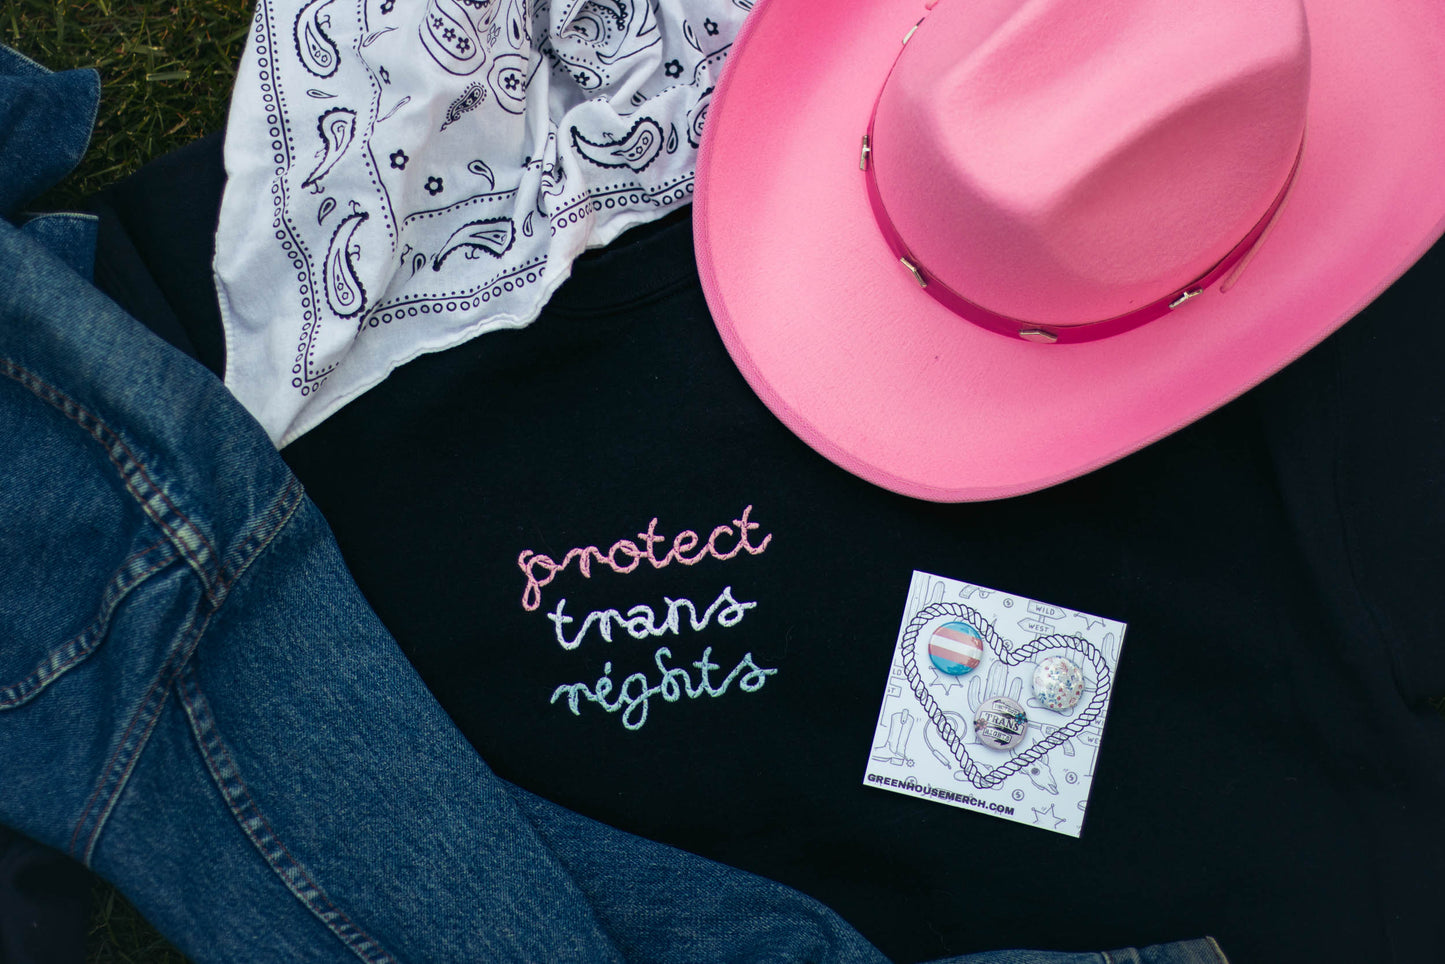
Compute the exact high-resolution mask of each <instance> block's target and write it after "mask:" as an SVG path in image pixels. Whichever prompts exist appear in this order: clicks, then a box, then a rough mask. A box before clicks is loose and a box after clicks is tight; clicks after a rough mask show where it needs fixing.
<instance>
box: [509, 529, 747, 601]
mask: <svg viewBox="0 0 1445 964" xmlns="http://www.w3.org/2000/svg"><path fill="white" fill-rule="evenodd" d="M752 511H753V507H752V506H748V507H747V508H745V509H743V511H742V515H741V516H739V517H738V518H736V519H733V520H731V521H732V525H726V524H724V525H719V526H714V527H713V530H712V532H711V534H709V535H708V537H707V539H705V540H704V539H703V538H702V537H701V536H700V535H698V534H697V533H696V532H694V531H693V530H691V529H683V530H682V531H681V532H679V533H678V534H677V535H675V536H674V537H673V538H672V546H671V547H670V548H669V549H668V550H667V551H666V552H665V553H663V554H662V556H661V557H659V556H658V555H657V548H656V547H657V546H658V545H659V544H662V543H666V542H667V541H668V539H667V536H665V535H660V534H659V533H658V532H657V518H656V517H654V518H653V519H652V521H651V522H649V523H648V524H647V531H646V532H639V533H638V534H637V540H638V541H637V542H634V541H633V540H631V539H618V540H617V541H616V542H614V543H613V544H612V546H611V548H609V549H608V550H607V551H606V552H603V551H602V550H601V549H599V548H598V547H597V546H578V547H577V548H575V549H569V550H568V551H567V554H566V555H565V556H563V557H562V561H561V562H557V561H556V560H555V559H553V558H552V557H551V556H548V555H543V554H541V553H536V552H533V551H532V550H531V549H523V550H522V553H521V555H519V556H517V568H519V569H521V570H522V575H524V576H525V577H526V579H527V583H526V585H525V586H524V587H523V589H522V608H523V609H525V610H526V611H527V612H534V611H535V610H536V609H537V608H538V607H539V606H541V605H542V587H543V586H546V585H547V584H549V583H550V582H551V581H552V580H553V579H555V578H557V576H558V574H560V573H562V572H564V571H565V570H566V569H567V567H568V566H570V565H571V564H572V562H573V561H574V560H575V561H576V562H577V571H578V572H579V573H581V575H582V578H584V579H591V578H592V564H593V563H594V562H596V563H597V564H598V565H601V566H606V567H607V568H608V569H611V570H612V571H613V572H615V573H619V574H626V573H629V572H632V571H633V570H634V569H636V568H637V567H638V566H639V565H641V564H642V562H643V560H646V561H647V562H648V563H649V564H650V565H651V566H652V568H654V569H662V568H664V567H666V566H669V565H671V564H672V563H673V562H677V563H679V564H681V565H684V566H692V565H696V564H697V563H699V562H701V561H702V560H703V559H706V558H708V557H712V558H713V559H719V560H724V561H725V560H728V559H731V558H733V557H734V556H736V555H737V554H738V553H739V552H747V553H748V554H749V555H754V556H756V555H760V554H761V553H763V552H764V551H766V550H767V548H768V543H770V542H772V541H773V537H772V534H771V533H768V534H765V535H763V536H762V538H761V539H759V540H757V541H756V542H754V541H753V538H754V537H753V532H754V530H757V529H760V528H761V526H760V525H758V523H756V522H753V521H752V520H751V519H749V518H748V516H749V515H750V514H751V513H752ZM734 527H736V528H734ZM734 540H736V541H734Z"/></svg>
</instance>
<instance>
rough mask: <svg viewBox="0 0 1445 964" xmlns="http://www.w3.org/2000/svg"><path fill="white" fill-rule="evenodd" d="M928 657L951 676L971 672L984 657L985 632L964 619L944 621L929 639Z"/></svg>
mask: <svg viewBox="0 0 1445 964" xmlns="http://www.w3.org/2000/svg"><path fill="white" fill-rule="evenodd" d="M928 659H929V661H930V662H931V663H933V665H934V668H936V669H937V670H938V671H939V672H940V673H947V674H948V675H949V676H962V675H964V674H965V673H971V672H973V671H974V670H975V669H977V668H978V664H979V661H980V660H982V659H983V634H982V633H980V632H979V631H978V630H977V629H974V628H973V626H972V625H970V624H969V623H966V622H963V621H962V620H958V619H956V620H954V621H952V622H948V623H944V624H943V625H942V626H939V627H938V628H937V629H935V630H934V631H933V635H932V636H930V637H929V639H928Z"/></svg>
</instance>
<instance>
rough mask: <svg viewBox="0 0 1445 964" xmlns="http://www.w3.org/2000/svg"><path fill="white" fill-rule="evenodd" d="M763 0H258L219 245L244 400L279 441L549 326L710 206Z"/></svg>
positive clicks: (229, 344) (230, 349)
mask: <svg viewBox="0 0 1445 964" xmlns="http://www.w3.org/2000/svg"><path fill="white" fill-rule="evenodd" d="M751 6H752V0H259V2H258V3H257V6H256V19H255V23H254V25H253V27H252V30H251V36H250V41H249V43H248V45H247V49H246V52H245V55H244V57H243V59H242V62H241V68H240V73H239V76H238V77H237V80H236V90H235V94H234V97H233V99H232V103H231V116H230V122H229V125H228V129H227V135H226V147H225V152H226V170H227V174H228V176H229V179H228V182H227V186H226V193H225V197H224V199H223V201H222V205H221V220H220V227H219V231H218V234H217V238H216V261H215V270H216V284H217V290H218V291H219V294H220V300H221V313H222V318H223V319H224V322H225V327H226V384H227V385H228V386H229V387H230V388H231V390H232V391H233V392H234V393H235V394H236V396H237V397H238V398H239V399H240V400H241V402H242V403H243V404H245V405H246V407H247V408H248V409H250V411H251V413H252V414H253V415H255V416H256V418H257V419H259V420H260V422H261V424H262V425H263V426H265V428H266V431H267V432H268V433H270V435H271V438H272V439H273V440H274V441H275V442H276V443H277V445H278V446H279V445H285V444H287V443H289V442H291V441H293V440H295V439H296V438H297V437H299V436H300V435H302V434H304V433H305V432H307V431H308V430H310V429H311V428H313V427H315V426H316V425H317V424H319V423H320V422H321V421H322V420H323V419H325V418H326V417H327V416H328V415H330V414H331V413H332V412H334V411H336V410H337V409H338V408H340V407H341V406H342V405H344V404H346V402H347V401H349V400H350V399H352V398H355V397H356V396H357V395H359V394H361V393H362V392H364V391H366V390H367V389H368V388H370V387H372V386H373V385H376V384H377V383H378V382H380V381H381V380H382V379H384V378H385V377H386V376H387V374H388V373H390V372H391V371H392V369H394V368H396V366H398V365H400V364H402V363H404V362H406V361H409V360H410V359H412V358H415V357H416V356H418V355H420V354H422V353H423V352H429V351H438V350H441V349H444V348H448V347H451V346H453V345H456V344H459V343H461V342H463V341H465V340H467V339H469V338H472V337H475V336H476V335H479V334H482V333H484V332H488V331H494V330H497V329H502V328H517V327H521V326H523V325H526V324H528V323H530V322H531V321H532V320H534V319H535V318H536V317H537V314H538V313H539V312H540V311H541V308H542V306H543V305H544V304H545V303H546V301H547V298H548V297H549V296H550V295H551V293H552V292H553V291H555V290H556V289H557V286H558V285H560V284H561V283H562V281H563V280H565V279H566V277H567V275H568V273H569V271H570V269H571V264H572V261H573V259H574V258H576V257H577V255H578V254H580V253H581V252H582V251H583V250H585V249H586V248H589V247H596V246H599V245H603V244H606V243H607V242H608V241H610V240H612V239H613V238H615V237H616V236H617V235H618V234H620V233H621V232H622V231H623V230H625V229H626V228H628V227H631V226H633V225H635V224H639V223H641V222H644V221H648V220H652V219H654V218H657V217H659V216H660V215H662V214H665V213H667V211H669V210H671V209H673V208H675V207H677V206H679V205H683V204H686V203H688V202H689V201H691V199H692V190H693V174H694V169H695V167H696V160H697V147H698V138H699V135H700V134H701V131H702V125H703V120H704V119H705V118H706V116H707V108H708V103H709V101H710V100H711V98H712V91H713V85H714V84H715V83H716V82H717V78H718V75H719V73H720V71H721V69H722V65H723V61H724V59H725V58H726V57H727V54H728V48H729V47H730V45H731V43H732V40H733V37H734V36H735V35H736V34H737V30H738V27H739V26H740V25H741V23H742V19H743V17H744V15H745V14H746V12H747V10H748V9H749V8H750V7H751Z"/></svg>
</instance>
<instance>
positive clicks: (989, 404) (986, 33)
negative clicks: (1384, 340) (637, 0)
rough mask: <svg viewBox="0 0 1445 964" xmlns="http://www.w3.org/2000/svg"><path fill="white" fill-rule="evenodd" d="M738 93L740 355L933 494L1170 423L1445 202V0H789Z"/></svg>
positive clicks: (914, 488)
mask: <svg viewBox="0 0 1445 964" xmlns="http://www.w3.org/2000/svg"><path fill="white" fill-rule="evenodd" d="M708 113H709V116H708V120H707V128H706V135H705V137H704V138H703V145H702V154H701V159H700V161H699V169H698V180H697V194H696V201H695V213H694V220H695V232H696V239H697V255H698V263H699V268H700V271H701V274H702V281H703V287H704V290H705V291H706V294H707V299H708V303H709V305H710V307H711V309H712V312H713V316H714V318H715V320H716V322H717V326H718V330H719V331H720V332H721V334H722V337H723V341H724V342H725V343H726V345H727V348H728V351H729V352H731V354H732V357H733V360H734V361H735V362H736V363H737V365H738V367H739V368H740V369H741V371H742V373H743V375H744V376H745V377H746V378H747V380H748V382H749V384H750V385H751V386H752V388H753V390H754V391H756V392H757V394H758V395H759V396H760V397H761V398H762V400H763V401H764V402H765V403H766V404H767V405H768V407H769V408H771V409H772V411H773V412H774V413H776V414H777V416H778V417H779V418H781V419H782V420H783V422H784V423H786V424H787V425H788V426H789V427H790V428H791V429H792V430H793V431H794V432H796V433H797V434H798V435H799V436H800V437H801V438H803V439H804V440H805V441H806V442H807V443H808V444H809V445H811V446H813V448H815V449H817V450H818V451H819V452H820V453H822V454H823V455H824V456H826V457H827V458H829V459H831V460H832V461H833V462H835V463H837V464H838V465H840V466H842V467H843V468H845V469H847V470H849V471H850V472H853V473H856V474H857V475H859V476H861V477H863V478H864V479H867V480H868V481H870V482H873V483H876V484H877V485H880V486H883V487H885V488H888V489H892V490H894V491H897V492H901V493H903V494H905V495H910V496H915V497H918V498H923V499H932V500H936V501H969V500H979V499H995V498H1003V497H1006V496H1012V495H1018V494H1022V493H1025V492H1031V491H1034V490H1037V489H1041V488H1045V487H1047V486H1050V485H1053V484H1055V483H1058V482H1062V481H1064V480H1066V479H1070V478H1073V477H1076V476H1079V475H1082V474H1084V473H1086V472H1089V471H1091V470H1093V469H1095V468H1098V467H1099V466H1101V465H1104V464H1106V463H1108V462H1110V461H1113V460H1114V459H1118V458H1121V457H1122V456H1124V455H1127V454H1129V453H1130V452H1133V451H1136V450H1137V449H1139V448H1142V447H1143V446H1145V445H1148V444H1149V443H1150V442H1153V441H1155V440H1157V439H1159V438H1161V437H1163V436H1165V435H1168V434H1169V433H1171V432H1173V431H1175V430H1176V429H1178V428H1180V427H1182V426H1184V425H1186V424H1188V423H1189V422H1191V421H1193V420H1194V419H1197V418H1199V417H1200V416H1202V415H1204V414H1206V413H1207V412H1209V411H1211V410H1213V409H1215V408H1217V407H1218V406H1220V405H1222V404H1224V403H1225V402H1227V401H1229V400H1230V399H1231V398H1234V397H1235V396H1237V395H1239V394H1240V393H1242V392H1244V391H1245V390H1247V389H1248V388H1250V387H1252V386H1254V385H1256V384H1258V383H1259V382H1260V381H1262V380H1263V379H1265V378H1267V377H1268V376H1269V375H1271V374H1273V373H1274V372H1276V371H1278V370H1279V369H1280V368H1282V367H1283V366H1284V365H1286V364H1288V363H1289V362H1290V361H1292V360H1293V359H1295V358H1297V357H1298V356H1299V355H1301V354H1302V353H1304V352H1305V351H1306V350H1308V349H1309V348H1310V347H1312V346H1313V345H1315V344H1317V343H1318V342H1319V341H1320V340H1321V339H1323V338H1324V337H1325V336H1326V335H1328V334H1329V333H1330V332H1332V331H1334V330H1335V329H1336V328H1338V327H1339V326H1340V325H1342V324H1344V322H1345V321H1347V320H1348V319H1349V318H1350V317H1352V316H1353V315H1354V314H1356V313H1357V312H1358V311H1360V309H1362V308H1363V307H1364V306H1365V305H1367V304H1368V303H1369V302H1370V301H1371V300H1373V299H1374V298H1375V297H1376V296H1377V295H1378V294H1379V293H1380V292H1381V291H1382V290H1384V288H1385V287H1387V286H1388V285H1389V284H1390V283H1391V282H1392V281H1394V279H1395V278H1397V277H1398V276H1399V275H1400V274H1401V273H1403V272H1404V271H1405V270H1406V269H1407V268H1408V267H1409V266H1410V265H1411V264H1412V263H1414V261H1415V260H1416V259H1417V258H1418V257H1419V256H1420V255H1421V254H1422V253H1423V252H1424V251H1425V250H1426V249H1427V248H1428V247H1429V246H1430V245H1431V244H1432V243H1433V242H1434V241H1435V240H1436V239H1437V238H1438V237H1440V235H1441V232H1442V230H1445V3H1441V2H1440V0H1391V2H1389V3H1378V2H1364V0H1250V2H1248V3H1241V2H1239V0H1190V2H1188V3H1181V2H1179V0H941V2H940V0H856V2H851V3H846V4H842V5H840V4H837V3H834V2H831V0H763V2H761V3H759V5H758V7H757V8H756V9H755V10H754V11H753V13H752V14H751V15H750V17H749V19H748V20H747V22H746V23H745V24H744V27H743V30H742V33H741V35H740V36H739V37H738V40H737V43H736V44H735V45H734V47H733V50H732V52H731V55H730V57H729V59H728V65H727V69H726V71H725V73H724V76H723V78H722V80H721V83H720V84H719V86H718V89H717V91H716V92H715V93H714V95H713V98H712V102H711V104H710V106H709V108H708ZM1410 321H1411V323H1414V324H1435V323H1438V322H1439V320H1438V319H1411V320H1410ZM1402 350H1408V346H1402Z"/></svg>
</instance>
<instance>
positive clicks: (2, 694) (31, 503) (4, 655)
mask: <svg viewBox="0 0 1445 964" xmlns="http://www.w3.org/2000/svg"><path fill="white" fill-rule="evenodd" d="M35 382H36V380H35V378H34V376H32V375H30V373H29V372H27V371H25V370H24V369H23V368H21V367H20V366H18V365H17V364H16V363H14V362H13V361H11V360H10V359H6V358H3V357H0V711H4V710H9V709H14V708H16V707H18V706H21V705H23V704H25V703H27V702H29V701H30V700H32V699H34V698H35V696H36V695H37V694H39V693H40V692H41V691H42V690H43V689H45V687H47V686H49V685H50V684H51V683H52V682H54V681H55V680H56V679H58V678H59V677H61V676H62V675H64V674H65V673H66V672H68V671H69V670H71V669H73V668H75V667H76V666H78V665H79V664H81V663H82V662H84V661H85V660H86V658H87V657H89V656H90V655H91V653H93V652H94V651H95V650H96V648H97V647H98V646H100V644H101V643H102V642H103V640H104V639H105V637H106V633H107V630H108V629H109V627H110V624H111V621H112V618H113V617H114V615H115V613H116V611H117V610H118V608H119V607H120V605H121V603H122V602H123V601H124V600H125V599H126V597H127V596H128V595H130V593H131V592H132V591H133V590H134V589H135V588H136V587H137V586H139V585H140V584H141V583H143V582H145V581H146V579H148V578H149V577H150V576H152V575H154V574H155V573H157V572H158V571H160V570H162V569H164V568H165V567H166V566H168V565H169V564H171V563H172V562H174V561H175V560H176V558H177V556H178V550H177V549H176V547H175V545H174V543H173V541H172V540H170V539H168V538H166V536H165V534H164V532H162V531H161V530H160V528H159V527H158V526H156V525H155V523H154V522H153V521H152V520H151V519H150V518H149V517H147V515H146V514H145V512H144V511H143V509H142V507H141V506H140V505H139V504H138V503H137V502H136V500H135V499H134V498H133V497H132V496H131V494H130V493H129V492H128V491H127V490H126V486H125V482H124V480H123V478H122V477H121V476H120V475H119V474H118V473H117V472H116V470H115V469H116V467H115V466H114V465H113V464H112V460H111V458H110V456H109V454H108V453H107V452H106V450H105V448H104V447H103V446H100V445H97V444H95V439H94V438H93V437H91V436H90V435H89V434H88V433H87V432H85V431H83V430H81V431H77V428H78V426H77V425H76V424H75V420H74V419H73V418H70V417H68V416H67V414H66V412H65V411H64V410H63V409H60V408H57V406H56V405H55V404H53V403H52V404H47V401H52V402H53V400H49V399H42V398H41V397H38V393H37V391H36V384H35Z"/></svg>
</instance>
